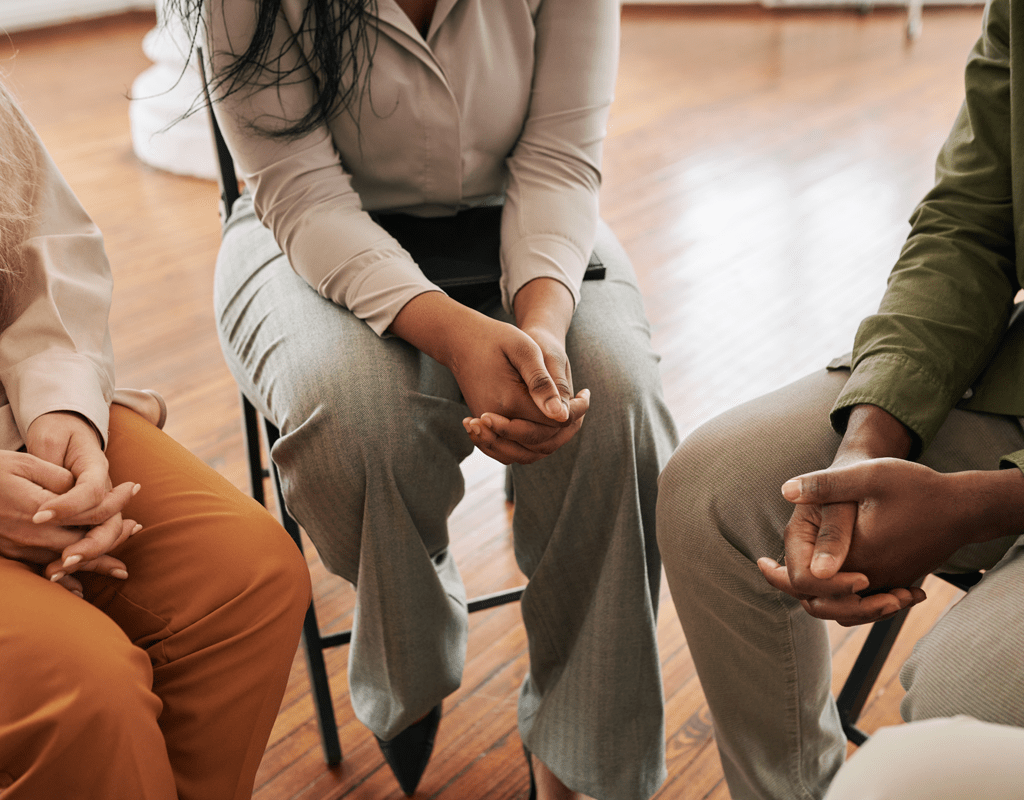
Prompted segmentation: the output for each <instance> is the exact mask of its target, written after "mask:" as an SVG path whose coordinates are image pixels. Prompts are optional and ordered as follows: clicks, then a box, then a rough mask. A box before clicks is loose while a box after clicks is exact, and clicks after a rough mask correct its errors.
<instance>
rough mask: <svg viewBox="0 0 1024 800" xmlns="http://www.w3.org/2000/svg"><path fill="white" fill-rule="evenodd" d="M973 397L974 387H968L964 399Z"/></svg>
mask: <svg viewBox="0 0 1024 800" xmlns="http://www.w3.org/2000/svg"><path fill="white" fill-rule="evenodd" d="M972 397H974V389H968V390H967V391H966V392H964V396H963V399H964V400H970V399H971V398H972Z"/></svg>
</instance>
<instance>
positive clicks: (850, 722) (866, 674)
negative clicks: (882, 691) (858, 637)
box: [836, 608, 910, 746]
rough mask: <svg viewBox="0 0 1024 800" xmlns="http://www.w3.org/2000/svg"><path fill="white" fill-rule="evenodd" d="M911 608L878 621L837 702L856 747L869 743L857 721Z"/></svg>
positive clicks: (844, 725) (850, 738) (869, 634)
mask: <svg viewBox="0 0 1024 800" xmlns="http://www.w3.org/2000/svg"><path fill="white" fill-rule="evenodd" d="M908 611H910V609H909V608H907V609H904V610H903V611H901V612H900V613H898V614H896V615H895V616H893V617H890V618H889V619H886V620H882V621H881V622H876V623H875V624H874V625H872V626H871V631H870V632H869V633H868V638H867V640H866V641H865V642H864V646H863V647H862V648H861V650H860V654H859V655H858V656H857V660H856V661H855V662H854V664H853V669H851V670H850V674H849V676H848V677H847V678H846V682H845V683H844V684H843V689H842V691H841V692H840V693H839V697H838V698H837V699H836V706H837V708H838V709H839V719H840V721H841V722H842V725H843V733H845V734H846V738H847V739H849V740H850V741H851V742H853V743H854V744H856V745H858V746H859V745H862V744H864V742H866V741H867V738H868V737H867V734H865V733H864V732H863V731H862V730H861V729H860V728H858V727H857V719H858V718H859V717H860V712H861V711H862V710H863V709H864V704H865V703H866V702H867V699H868V697H869V696H870V695H871V690H872V688H874V685H875V681H876V680H877V679H878V673H879V672H881V671H882V667H883V665H884V664H885V659H886V658H887V657H888V656H889V651H890V650H891V649H892V646H893V644H894V643H895V642H896V637H897V636H898V635H899V632H900V628H901V627H903V623H904V621H905V620H906V618H907V612H908Z"/></svg>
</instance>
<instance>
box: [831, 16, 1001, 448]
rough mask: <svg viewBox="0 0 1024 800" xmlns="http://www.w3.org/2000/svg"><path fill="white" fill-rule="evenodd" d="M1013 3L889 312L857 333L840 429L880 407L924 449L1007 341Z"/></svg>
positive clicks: (836, 416) (997, 26) (992, 43)
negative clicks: (853, 415)
mask: <svg viewBox="0 0 1024 800" xmlns="http://www.w3.org/2000/svg"><path fill="white" fill-rule="evenodd" d="M1008 6H1009V4H1008V3H1006V2H994V3H992V4H990V6H989V7H988V9H987V11H986V16H985V23H984V32H983V35H982V37H981V39H980V40H979V41H978V43H977V45H976V46H975V48H974V50H973V51H972V53H971V55H970V58H969V60H968V64H967V69H966V78H965V85H966V99H965V102H964V104H963V107H962V108H961V111H960V114H959V116H958V118H957V121H956V123H955V125H954V127H953V130H952V132H951V134H950V136H949V138H948V139H947V140H946V143H945V145H944V146H943V148H942V151H941V153H940V155H939V158H938V162H937V167H936V174H937V180H936V184H935V187H934V188H933V189H932V190H931V191H930V192H929V193H928V195H927V196H926V197H925V198H924V200H923V201H922V202H921V204H920V205H919V206H918V207H917V209H916V211H915V212H914V215H913V217H912V219H911V225H912V229H911V232H910V236H909V237H908V239H907V242H906V244H905V246H904V248H903V251H902V253H901V254H900V258H899V260H898V262H897V263H896V266H895V267H894V269H893V271H892V274H891V275H890V277H889V285H888V288H887V290H886V293H885V296H884V297H883V299H882V303H881V306H880V308H879V310H878V313H876V314H874V315H872V316H870V317H868V318H867V319H865V320H864V321H863V322H862V323H861V325H860V328H859V330H858V332H857V338H856V341H855V344H854V352H853V364H852V366H853V374H852V375H851V377H850V380H849V382H848V383H847V385H846V388H845V389H844V391H843V393H842V394H841V395H840V396H839V399H838V400H837V402H836V405H835V407H834V409H833V411H832V422H833V425H834V427H835V428H836V430H838V431H839V432H840V433H841V432H843V431H844V430H845V426H846V420H847V418H848V414H849V411H850V409H851V408H852V407H853V406H855V405H858V404H862V403H870V404H873V405H878V406H880V407H882V408H884V409H886V410H887V411H889V412H890V413H892V414H893V415H894V416H896V417H897V418H898V419H899V420H900V421H901V422H903V424H904V425H906V426H907V427H908V428H910V429H911V430H912V431H913V433H914V434H915V437H916V441H915V446H914V455H916V454H918V453H920V452H921V450H923V449H924V448H926V447H927V446H928V444H929V443H930V442H931V440H932V439H933V438H934V436H935V434H936V432H937V431H938V429H939V427H940V426H941V425H942V422H943V421H944V420H945V418H946V416H947V415H948V413H949V411H950V409H951V408H952V407H953V405H954V404H955V403H956V402H957V401H958V400H960V398H961V397H962V396H963V395H964V392H965V391H966V390H967V389H968V387H970V386H971V384H972V383H973V382H974V381H975V380H976V379H977V378H978V376H979V375H980V374H981V373H982V371H983V370H984V369H985V367H986V365H987V364H988V363H989V362H990V360H991V359H992V357H993V355H994V353H995V352H996V351H997V349H998V347H999V345H1000V342H1001V341H1002V340H1003V337H1004V335H1005V334H1006V330H1007V322H1008V320H1009V318H1010V312H1011V309H1012V307H1013V298H1014V295H1015V293H1016V292H1017V291H1018V290H1019V289H1020V282H1019V280H1018V277H1017V270H1016V255H1015V252H1016V250H1015V231H1014V213H1013V200H1012V197H1013V191H1012V183H1011V179H1012V177H1011V130H1012V125H1011V98H1010V41H1009V20H1008Z"/></svg>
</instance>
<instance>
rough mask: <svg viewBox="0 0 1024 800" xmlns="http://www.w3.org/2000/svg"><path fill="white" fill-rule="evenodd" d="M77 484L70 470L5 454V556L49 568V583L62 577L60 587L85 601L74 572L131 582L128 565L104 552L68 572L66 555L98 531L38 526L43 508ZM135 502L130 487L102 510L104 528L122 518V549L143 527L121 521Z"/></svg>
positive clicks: (1, 506) (1, 550) (74, 523)
mask: <svg viewBox="0 0 1024 800" xmlns="http://www.w3.org/2000/svg"><path fill="white" fill-rule="evenodd" d="M74 484H75V479H74V476H73V475H72V473H71V472H70V470H67V469H64V468H63V467H59V466H57V465H55V464H51V463H50V462H48V461H45V460H43V459H41V458H37V457H36V456H33V455H30V454H28V453H16V452H12V451H9V450H2V451H0V556H2V557H4V558H9V559H12V560H16V561H22V562H25V563H27V564H32V565H36V566H39V567H45V569H44V570H41V571H42V572H43V573H44V574H45V575H46V577H48V578H50V579H51V580H54V579H55V577H54V576H58V577H56V579H55V580H56V582H59V583H60V584H61V585H63V586H64V587H65V588H67V589H68V590H69V591H72V592H74V593H76V594H79V595H80V594H81V593H82V586H81V584H80V583H79V582H78V581H77V580H76V579H74V578H73V577H71V574H70V573H71V571H83V572H84V571H89V572H97V573H100V574H103V575H110V576H111V577H115V578H124V577H127V572H126V570H125V565H124V563H123V562H121V561H119V560H118V559H116V558H114V557H112V556H110V555H108V554H107V553H105V552H104V553H101V554H98V555H97V556H95V557H94V558H90V559H88V560H82V561H81V562H80V563H76V564H71V565H68V566H66V567H65V565H64V562H63V561H62V560H61V553H62V551H63V550H64V549H65V548H66V547H68V546H69V545H72V544H75V543H77V542H79V541H81V540H82V539H84V538H85V537H86V536H87V534H89V533H90V530H92V529H93V528H94V527H99V526H98V525H89V524H86V523H83V522H82V521H81V520H74V519H71V520H50V521H43V522H35V521H34V518H36V517H37V515H38V512H39V509H40V507H41V506H43V505H44V504H47V503H48V502H50V501H53V500H55V499H56V498H58V497H60V496H62V495H65V494H66V493H67V492H69V491H70V490H71V489H72V488H73V487H74ZM131 497H132V485H131V484H125V485H123V486H119V487H117V488H116V489H114V490H113V491H111V492H109V493H108V495H107V497H105V498H104V500H103V502H102V503H101V504H100V508H101V514H106V517H105V518H104V520H103V521H102V523H100V524H110V523H111V522H112V521H113V520H114V518H115V517H116V518H118V519H117V522H118V525H117V527H118V530H117V532H116V535H115V537H114V540H115V541H116V542H117V543H118V544H119V543H121V542H123V541H124V540H125V539H127V538H128V537H129V536H131V535H132V534H133V533H135V532H136V529H137V527H138V526H137V525H136V523H135V522H134V521H133V520H120V519H119V514H120V512H121V510H122V509H123V508H124V506H125V505H127V503H128V500H129V499H131ZM94 511H95V510H94ZM80 523H81V524H80ZM58 574H59V575H58Z"/></svg>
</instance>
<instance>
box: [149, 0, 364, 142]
mask: <svg viewBox="0 0 1024 800" xmlns="http://www.w3.org/2000/svg"><path fill="white" fill-rule="evenodd" d="M211 3H212V4H214V8H216V5H217V3H216V2H215V0H169V3H168V6H169V9H168V10H169V11H170V13H171V14H173V15H177V16H178V18H180V19H181V20H182V21H183V22H184V24H185V28H186V30H187V31H188V32H189V34H190V41H191V44H192V47H193V49H194V48H195V46H196V45H198V44H201V43H202V42H203V39H204V36H203V34H204V33H205V30H204V27H203V26H204V16H203V12H204V9H205V8H206V7H207V6H208V5H209V4H211ZM255 5H256V20H255V29H254V33H253V36H252V39H251V40H250V41H249V42H248V44H247V46H246V47H245V50H244V51H243V52H241V53H225V52H218V53H216V54H214V53H209V54H208V56H210V57H212V56H213V55H216V56H218V57H219V58H223V57H224V56H228V63H229V66H228V67H227V68H226V69H224V70H223V71H222V72H221V73H220V74H218V75H212V76H208V77H209V80H210V88H211V90H212V91H213V92H214V93H215V94H216V95H217V96H219V97H224V96H226V95H230V94H233V93H235V92H239V91H247V90H248V91H251V90H254V89H260V88H265V87H268V86H280V85H281V84H283V83H285V82H287V81H288V79H289V78H290V77H291V76H292V75H293V74H294V72H295V68H291V69H287V68H283V67H281V66H280V64H281V62H282V54H283V53H284V51H285V50H287V49H288V48H289V47H290V46H292V45H293V44H295V45H297V46H298V45H300V44H301V43H302V42H310V43H312V48H311V50H309V51H306V52H307V54H308V60H309V66H310V69H311V71H312V73H313V76H314V79H315V81H316V85H315V91H316V102H315V103H314V104H313V105H312V107H311V108H310V110H309V111H308V112H307V113H306V115H305V116H304V117H302V118H301V119H298V120H284V121H283V122H284V124H283V125H281V126H275V127H273V128H267V127H265V126H260V125H258V124H257V123H251V126H252V127H253V128H255V129H256V130H257V131H259V132H260V133H262V134H264V135H267V136H273V137H279V138H284V139H290V138H296V137H299V136H302V135H303V134H305V133H309V132H310V131H311V130H313V129H314V128H316V127H317V126H318V125H320V124H322V123H324V122H326V121H327V120H329V119H330V118H331V117H332V116H334V114H336V113H338V112H339V111H341V112H346V113H349V114H351V115H353V119H356V109H357V108H358V105H359V101H360V99H361V96H362V92H363V91H364V89H365V88H366V87H367V85H368V77H369V74H370V67H371V66H372V64H373V54H374V50H375V49H376V46H377V31H376V26H375V25H373V24H372V22H371V17H372V16H374V15H375V14H376V6H377V3H376V0H306V7H305V10H304V11H303V14H302V22H301V24H300V25H299V27H298V30H295V31H292V33H291V36H289V37H288V40H287V41H285V42H284V43H283V44H282V45H281V46H280V49H278V48H277V47H276V46H274V44H273V39H274V31H275V27H276V25H277V21H278V15H279V14H280V13H281V0H257V1H256V4H255ZM214 13H216V11H215V12H214ZM302 49H303V50H304V51H305V48H302ZM192 55H193V54H192V53H189V56H190V60H191V57H192ZM356 122H357V123H358V119H356Z"/></svg>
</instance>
